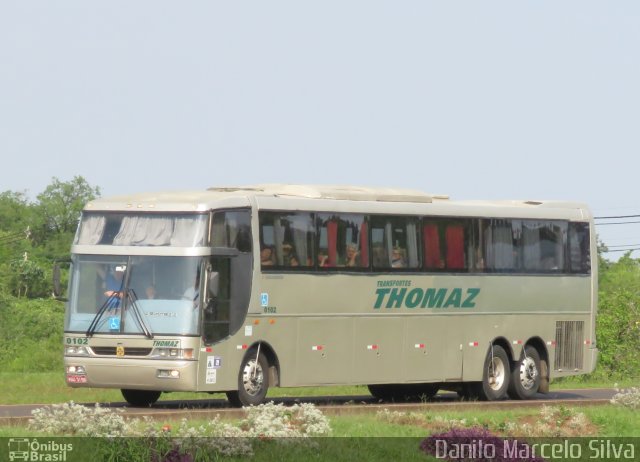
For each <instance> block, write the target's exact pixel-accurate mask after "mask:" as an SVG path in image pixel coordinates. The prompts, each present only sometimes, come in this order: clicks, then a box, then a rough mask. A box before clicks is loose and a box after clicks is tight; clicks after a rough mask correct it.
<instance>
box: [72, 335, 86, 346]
mask: <svg viewBox="0 0 640 462" xmlns="http://www.w3.org/2000/svg"><path fill="white" fill-rule="evenodd" d="M88 344H89V339H88V338H86V337H85V338H78V337H67V345H88Z"/></svg>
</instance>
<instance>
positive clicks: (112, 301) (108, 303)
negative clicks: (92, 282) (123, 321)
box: [86, 292, 120, 337]
mask: <svg viewBox="0 0 640 462" xmlns="http://www.w3.org/2000/svg"><path fill="white" fill-rule="evenodd" d="M116 300H117V301H118V302H119V301H120V300H118V292H113V293H112V294H111V295H109V298H107V299H106V300H105V302H104V303H103V304H102V306H101V307H100V309H99V310H98V312H97V313H96V315H95V316H94V317H93V320H92V321H91V324H90V325H89V328H88V329H87V333H86V335H87V337H91V336H93V334H94V332H95V331H96V329H97V328H98V324H99V323H100V319H101V318H102V315H103V314H104V312H105V311H107V310H108V309H110V308H114V307H115V306H116Z"/></svg>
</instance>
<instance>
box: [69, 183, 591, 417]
mask: <svg viewBox="0 0 640 462" xmlns="http://www.w3.org/2000/svg"><path fill="white" fill-rule="evenodd" d="M71 253H72V267H71V270H70V281H69V301H68V304H67V310H66V316H65V335H64V343H65V357H64V364H65V369H66V381H67V384H68V385H69V386H72V387H102V388H119V389H121V390H122V394H123V396H124V398H125V399H126V400H127V401H128V402H129V403H130V404H132V405H142V406H144V405H150V404H152V403H154V402H155V401H156V400H157V399H158V398H159V396H160V394H161V393H162V392H171V391H194V392H196V391H197V392H226V394H227V396H228V398H229V400H230V401H231V402H232V403H233V404H235V405H251V404H257V403H260V402H262V401H263V400H264V399H265V396H266V394H267V390H268V388H269V387H274V386H276V387H277V386H281V387H299V386H321V385H338V384H340V385H344V384H362V385H368V387H369V390H370V391H371V393H372V394H373V395H374V396H376V397H378V398H381V399H404V398H407V397H416V396H422V397H425V396H426V397H429V396H432V395H433V394H435V393H436V392H437V391H438V390H439V389H448V390H455V391H458V393H459V394H460V395H461V396H469V397H475V398H479V399H485V400H498V399H501V398H504V397H506V396H507V395H508V396H510V397H512V398H518V399H527V398H531V397H532V396H533V395H535V394H536V393H538V392H540V393H544V392H546V391H547V390H548V387H549V381H550V380H551V379H552V378H556V377H562V376H567V375H575V374H585V373H589V372H591V371H593V369H594V367H595V362H596V357H597V348H596V342H595V315H596V307H597V279H596V275H597V267H596V264H597V252H596V240H595V232H594V228H593V218H592V215H591V212H590V211H589V209H588V208H587V207H586V206H585V205H583V204H580V203H573V202H560V201H491V202H488V201H487V202H480V201H453V200H450V199H449V198H448V197H445V196H437V195H429V194H425V193H422V192H419V191H412V190H401V189H382V188H380V189H373V188H359V187H348V186H347V187H339V186H296V185H256V186H247V187H237V188H211V189H209V190H207V191H199V192H178V193H158V194H139V195H132V196H124V197H113V198H106V199H99V200H95V201H92V202H90V203H89V204H87V205H86V207H85V209H84V211H83V214H82V219H81V221H80V225H79V228H78V232H77V234H76V238H75V241H74V244H73V246H72V249H71Z"/></svg>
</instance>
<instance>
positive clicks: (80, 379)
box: [67, 375, 87, 383]
mask: <svg viewBox="0 0 640 462" xmlns="http://www.w3.org/2000/svg"><path fill="white" fill-rule="evenodd" d="M67 382H69V383H87V376H86V375H67Z"/></svg>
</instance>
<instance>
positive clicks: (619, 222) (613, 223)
mask: <svg viewBox="0 0 640 462" xmlns="http://www.w3.org/2000/svg"><path fill="white" fill-rule="evenodd" d="M632 223H640V221H613V222H609V223H596V226H605V225H629V224H632Z"/></svg>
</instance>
